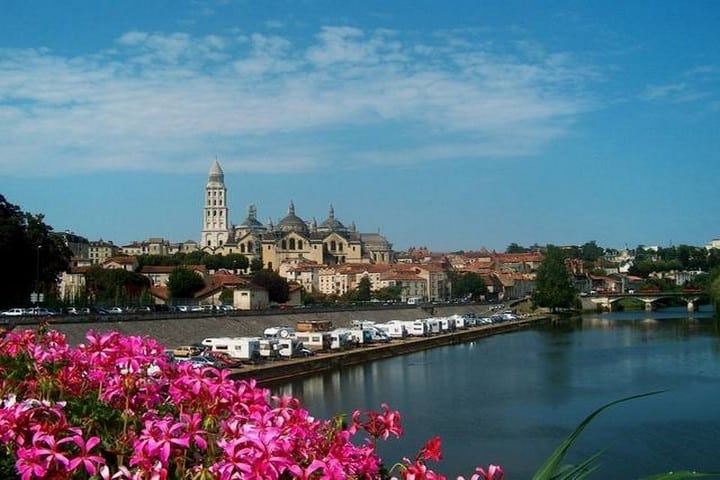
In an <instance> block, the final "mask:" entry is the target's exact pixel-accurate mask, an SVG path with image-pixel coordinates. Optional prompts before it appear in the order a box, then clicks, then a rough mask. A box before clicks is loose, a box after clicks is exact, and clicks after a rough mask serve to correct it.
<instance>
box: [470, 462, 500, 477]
mask: <svg viewBox="0 0 720 480" xmlns="http://www.w3.org/2000/svg"><path fill="white" fill-rule="evenodd" d="M475 472H476V473H475V475H473V476H472V480H503V478H504V475H505V474H504V472H503V469H502V467H501V466H499V465H489V466H488V469H487V471H485V469H483V468H480V467H478V468H477V469H475Z"/></svg>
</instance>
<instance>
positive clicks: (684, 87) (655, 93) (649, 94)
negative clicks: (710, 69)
mask: <svg viewBox="0 0 720 480" xmlns="http://www.w3.org/2000/svg"><path fill="white" fill-rule="evenodd" d="M708 95H709V94H708V93H707V92H702V91H699V90H695V89H694V88H693V87H691V86H690V85H688V84H687V83H670V84H665V85H648V86H647V87H646V88H645V91H644V92H642V93H641V94H640V98H641V99H643V100H648V101H669V102H673V103H684V102H694V101H696V100H701V99H703V98H706V97H707V96H708Z"/></svg>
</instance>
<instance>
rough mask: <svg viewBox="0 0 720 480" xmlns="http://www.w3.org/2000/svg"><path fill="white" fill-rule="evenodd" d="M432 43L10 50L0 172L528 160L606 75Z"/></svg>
mask: <svg viewBox="0 0 720 480" xmlns="http://www.w3.org/2000/svg"><path fill="white" fill-rule="evenodd" d="M431 40H432V41H430V42H425V43H422V42H415V41H412V40H408V39H407V38H405V37H404V36H403V34H402V33H400V32H393V31H388V30H375V31H362V30H359V29H357V28H351V27H325V28H323V29H322V30H321V31H320V32H319V33H318V34H317V35H316V37H315V39H314V41H313V42H311V43H310V44H309V45H303V46H302V47H299V46H298V45H296V44H294V43H293V42H291V41H290V40H288V39H287V38H285V37H281V36H277V35H261V34H258V33H255V34H252V33H251V34H248V35H246V36H243V37H238V36H227V37H225V36H218V35H212V36H204V37H193V36H191V35H189V34H187V33H171V34H160V33H147V32H137V31H133V32H128V33H126V34H124V35H122V36H121V37H119V38H118V39H117V41H116V48H114V49H113V50H108V51H98V52H94V53H92V54H91V55H87V56H84V57H73V58H71V57H63V56H61V55H58V54H54V53H53V52H51V51H49V50H47V49H25V50H18V49H5V50H0V173H3V174H28V173H29V172H34V173H37V174H45V175H57V174H63V173H70V172H78V171H92V170H117V171H120V170H142V169H160V170H178V169H182V168H190V169H194V168H201V169H203V170H204V169H205V168H206V163H207V162H206V159H207V158H209V157H210V156H212V155H214V154H215V153H216V152H217V151H218V149H221V150H223V151H224V152H225V155H224V158H228V160H224V162H223V166H224V167H225V168H227V169H231V170H232V169H235V170H265V171H294V170H309V169H315V168H321V167H323V166H327V165H330V164H348V163H350V162H349V161H348V162H345V161H344V160H342V159H350V158H358V159H360V158H373V159H378V160H379V161H382V162H385V163H390V162H397V163H403V162H431V161H437V160H445V159H450V158H479V159H480V158H483V157H488V156H498V155H527V154H532V153H534V152H537V151H538V150H539V149H541V148H542V147H543V146H544V145H545V144H547V143H548V142H550V141H552V140H554V139H557V138H559V137H561V136H563V135H564V134H565V132H566V130H567V128H568V127H569V125H571V124H572V122H573V121H574V119H575V118H576V116H577V115H579V114H580V113H582V112H583V111H584V110H586V109H587V108H588V105H589V104H590V99H589V98H588V96H587V95H586V94H585V93H584V91H585V86H586V85H587V84H588V82H592V81H594V79H595V78H594V75H595V74H596V72H594V71H593V69H592V68H588V67H585V66H582V65H579V64H576V63H575V62H574V61H573V59H572V58H570V57H568V56H567V55H566V54H564V53H563V52H549V53H546V52H544V51H543V50H542V49H541V48H533V49H529V48H527V46H523V49H524V51H519V50H513V49H508V50H506V51H498V49H497V47H491V46H489V45H486V44H483V43H481V42H477V41H476V42H473V41H472V39H468V38H464V37H458V36H453V35H452V33H451V32H444V33H443V34H442V35H439V36H436V37H434V38H431ZM530 51H531V53H528V52H530ZM667 87H668V86H666V88H667ZM669 91H670V92H671V91H672V88H670V89H669ZM649 92H650V93H649V95H655V96H656V98H659V97H660V96H662V95H663V91H662V87H657V89H656V90H655V91H652V90H649ZM666 94H667V93H666ZM338 130H344V131H351V132H356V134H355V135H350V137H351V138H352V137H357V138H358V139H360V138H370V137H372V136H373V135H376V136H377V137H378V144H382V145H385V147H383V148H382V149H379V148H376V147H373V146H368V145H366V144H364V143H363V142H362V141H360V140H358V141H357V142H354V143H353V141H352V140H351V141H350V144H349V143H348V140H339V139H338V138H339V137H338V136H337V135H336V133H337V132H338ZM319 145H321V146H322V148H319V147H318V146H319ZM198 165H199V167H198Z"/></svg>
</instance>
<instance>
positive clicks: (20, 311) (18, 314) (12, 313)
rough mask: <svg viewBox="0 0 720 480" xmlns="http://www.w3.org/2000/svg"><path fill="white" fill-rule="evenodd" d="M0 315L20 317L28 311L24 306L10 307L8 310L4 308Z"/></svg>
mask: <svg viewBox="0 0 720 480" xmlns="http://www.w3.org/2000/svg"><path fill="white" fill-rule="evenodd" d="M0 315H2V316H3V317H21V316H23V315H28V313H27V310H25V309H24V308H11V309H9V310H5V311H4V312H0Z"/></svg>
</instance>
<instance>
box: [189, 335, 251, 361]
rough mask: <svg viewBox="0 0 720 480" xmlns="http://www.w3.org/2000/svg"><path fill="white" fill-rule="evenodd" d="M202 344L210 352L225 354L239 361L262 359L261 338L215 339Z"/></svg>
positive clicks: (205, 340) (206, 340) (204, 341)
mask: <svg viewBox="0 0 720 480" xmlns="http://www.w3.org/2000/svg"><path fill="white" fill-rule="evenodd" d="M202 344H203V345H205V346H207V347H209V348H210V350H213V351H218V352H225V353H227V354H228V355H229V356H231V357H232V358H237V359H239V360H253V361H254V360H257V359H259V358H260V338H258V337H213V338H206V339H204V340H203V341H202Z"/></svg>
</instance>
